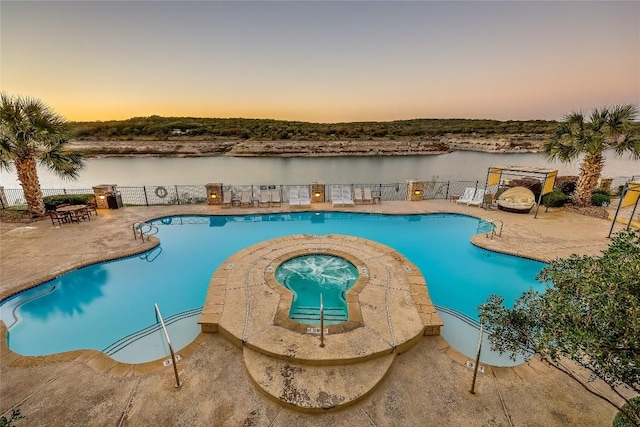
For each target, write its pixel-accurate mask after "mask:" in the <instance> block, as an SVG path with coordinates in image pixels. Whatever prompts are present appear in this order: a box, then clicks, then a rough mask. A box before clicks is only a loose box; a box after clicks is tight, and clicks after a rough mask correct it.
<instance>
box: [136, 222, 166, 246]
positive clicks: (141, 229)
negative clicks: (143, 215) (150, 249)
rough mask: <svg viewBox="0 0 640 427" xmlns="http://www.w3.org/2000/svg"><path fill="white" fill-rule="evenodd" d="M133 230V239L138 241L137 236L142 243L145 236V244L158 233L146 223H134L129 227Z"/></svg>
mask: <svg viewBox="0 0 640 427" xmlns="http://www.w3.org/2000/svg"><path fill="white" fill-rule="evenodd" d="M131 228H132V229H133V238H134V239H135V240H138V235H139V236H140V240H142V243H144V237H145V236H147V242H148V241H149V238H150V237H151V236H153V235H155V234H157V233H158V231H159V229H158V227H156V226H155V225H152V224H149V223H147V222H142V221H136V222H134V223H133V224H132V225H131Z"/></svg>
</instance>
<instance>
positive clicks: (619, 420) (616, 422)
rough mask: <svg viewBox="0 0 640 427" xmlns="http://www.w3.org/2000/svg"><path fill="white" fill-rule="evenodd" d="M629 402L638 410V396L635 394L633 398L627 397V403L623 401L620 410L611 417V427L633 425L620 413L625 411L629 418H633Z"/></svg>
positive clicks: (639, 408) (639, 401) (639, 397)
mask: <svg viewBox="0 0 640 427" xmlns="http://www.w3.org/2000/svg"><path fill="white" fill-rule="evenodd" d="M629 404H631V405H633V407H634V408H636V410H638V411H640V396H636V397H634V398H633V399H629V403H625V404H624V406H623V407H622V409H621V410H620V412H618V413H617V414H616V417H615V418H614V419H613V427H634V425H633V424H631V423H630V422H629V420H628V419H627V418H626V417H625V416H624V415H623V414H622V412H625V413H626V414H628V415H629V416H630V417H631V419H635V416H634V415H633V412H632V411H631V408H630V407H629Z"/></svg>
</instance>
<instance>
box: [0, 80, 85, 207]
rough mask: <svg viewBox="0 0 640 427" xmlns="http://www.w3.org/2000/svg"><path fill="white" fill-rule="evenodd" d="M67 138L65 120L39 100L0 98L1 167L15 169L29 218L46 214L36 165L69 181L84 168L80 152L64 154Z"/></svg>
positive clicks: (3, 96) (67, 131)
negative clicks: (42, 166) (13, 167)
mask: <svg viewBox="0 0 640 427" xmlns="http://www.w3.org/2000/svg"><path fill="white" fill-rule="evenodd" d="M69 135H70V128H69V125H68V124H67V122H66V120H65V119H64V118H63V117H61V116H59V115H58V114H56V113H55V112H54V111H53V110H51V108H49V107H48V106H47V105H46V104H44V103H43V102H42V101H40V100H38V99H34V98H28V97H21V96H15V97H13V96H9V95H7V94H5V93H2V94H1V95H0V168H2V169H5V170H9V169H10V168H11V167H12V166H15V168H16V172H17V173H18V180H19V181H20V183H21V184H22V189H23V191H24V198H25V200H26V201H27V207H28V209H29V213H30V214H31V216H32V217H40V216H43V215H44V214H45V208H44V203H43V201H42V190H41V189H40V181H39V180H38V171H37V169H36V165H37V162H39V163H40V164H42V165H44V166H47V167H48V168H49V170H51V171H53V172H55V173H56V174H58V175H60V176H61V177H63V178H69V179H76V178H77V177H78V172H79V171H80V170H81V169H82V168H83V166H84V164H83V162H82V156H81V155H80V154H79V153H70V152H68V151H65V146H66V145H67V143H68V138H69Z"/></svg>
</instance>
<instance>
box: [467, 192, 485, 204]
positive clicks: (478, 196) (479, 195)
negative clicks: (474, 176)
mask: <svg viewBox="0 0 640 427" xmlns="http://www.w3.org/2000/svg"><path fill="white" fill-rule="evenodd" d="M485 193H486V191H485V190H483V189H482V188H478V189H477V190H476V193H475V194H474V195H473V199H471V200H469V201H468V202H467V206H471V205H473V206H482V203H484V194H485Z"/></svg>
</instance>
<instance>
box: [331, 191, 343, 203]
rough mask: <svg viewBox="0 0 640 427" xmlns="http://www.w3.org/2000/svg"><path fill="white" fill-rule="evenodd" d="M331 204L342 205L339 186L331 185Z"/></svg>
mask: <svg viewBox="0 0 640 427" xmlns="http://www.w3.org/2000/svg"><path fill="white" fill-rule="evenodd" d="M331 205H333V206H344V203H343V202H342V191H341V190H340V187H334V186H331Z"/></svg>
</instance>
